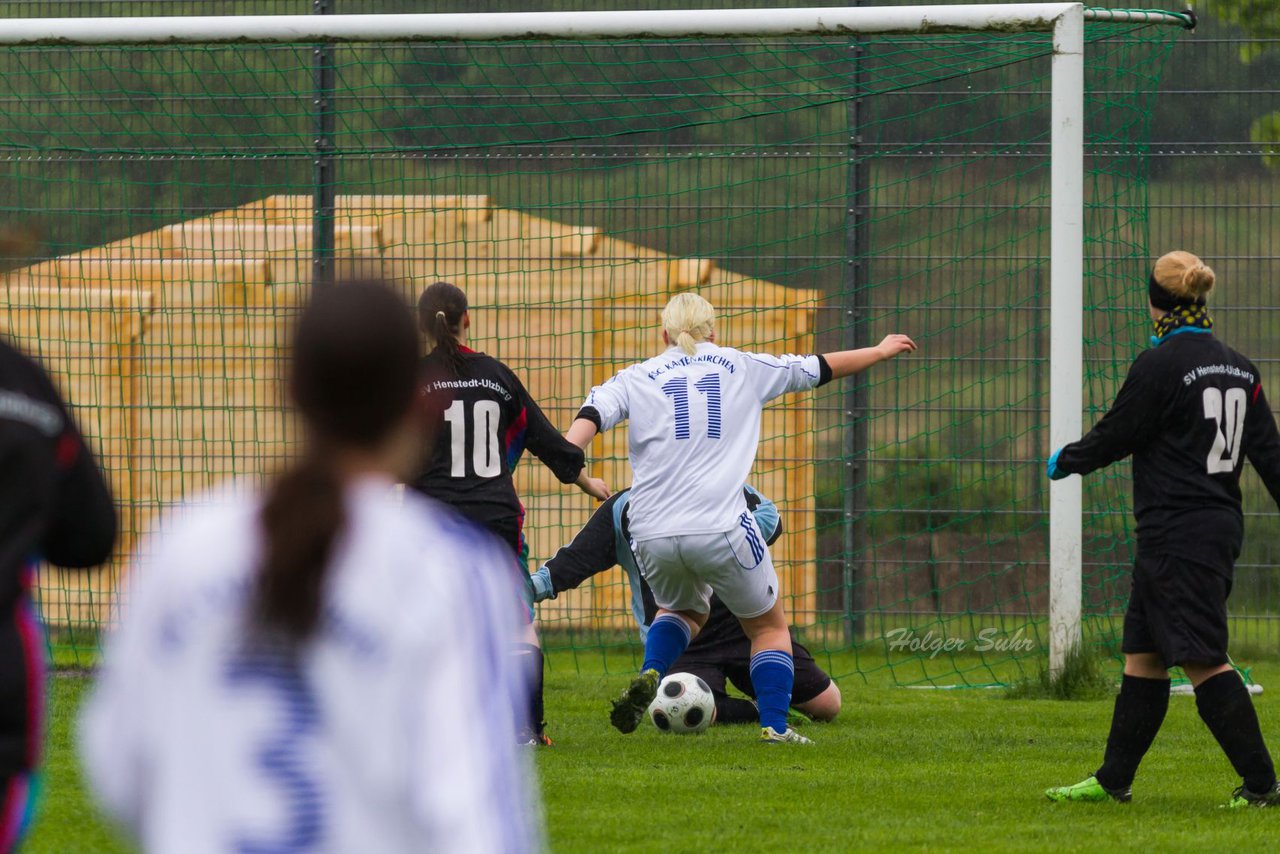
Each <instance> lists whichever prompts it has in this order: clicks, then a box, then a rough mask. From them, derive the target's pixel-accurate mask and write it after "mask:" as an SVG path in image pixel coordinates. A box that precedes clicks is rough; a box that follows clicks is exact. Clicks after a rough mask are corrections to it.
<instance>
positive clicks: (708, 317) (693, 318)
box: [662, 291, 716, 356]
mask: <svg viewBox="0 0 1280 854" xmlns="http://www.w3.org/2000/svg"><path fill="white" fill-rule="evenodd" d="M715 322H716V310H715V308H714V307H713V306H712V305H711V303H709V302H707V301H706V300H705V299H703V298H702V297H700V296H698V295H697V294H695V293H691V292H689V291H685V292H684V293H681V294H676V295H675V296H673V297H672V298H671V300H670V302H668V303H667V306H666V308H664V309H663V310H662V328H663V329H665V330H666V332H667V338H668V340H670V341H671V342H672V343H673V344H675V345H676V346H677V347H679V348H680V350H681V352H683V353H684V354H685V355H687V356H692V355H693V354H694V353H696V352H698V342H699V341H710V340H711V336H713V335H715V332H716V327H715Z"/></svg>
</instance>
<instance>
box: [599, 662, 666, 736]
mask: <svg viewBox="0 0 1280 854" xmlns="http://www.w3.org/2000/svg"><path fill="white" fill-rule="evenodd" d="M659 681H660V680H659V679H658V671H656V670H654V669H653V668H649V669H648V670H643V671H641V672H640V673H638V674H637V675H636V677H635V678H634V679H632V680H631V684H630V685H628V686H627V690H625V691H623V692H622V696H621V697H619V698H618V699H616V700H614V701H613V711H611V712H610V713H609V722H610V723H612V724H613V728H614V729H616V730H617V731H618V732H622V733H627V732H635V731H636V727H638V726H640V720H641V718H643V717H644V713H645V710H646V709H648V708H649V704H650V703H652V702H653V698H654V697H656V696H658V682H659Z"/></svg>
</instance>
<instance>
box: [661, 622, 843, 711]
mask: <svg viewBox="0 0 1280 854" xmlns="http://www.w3.org/2000/svg"><path fill="white" fill-rule="evenodd" d="M791 655H792V659H793V660H794V661H795V665H796V681H795V684H794V685H793V686H792V688H791V705H793V706H797V705H800V704H801V703H807V702H809V701H810V700H812V699H813V698H814V697H816V696H818V695H819V694H821V693H822V692H823V691H825V690H827V686H828V685H830V684H831V677H830V676H828V675H827V674H826V672H825V671H824V670H823V669H822V668H821V667H819V666H818V662H816V661H814V660H813V655H811V654H810V652H809V650H807V649H805V648H804V646H802V645H801V644H798V643H796V642H795V641H792V642H791ZM668 672H669V673H692V674H693V675H694V676H700V677H702V680H703V681H704V682H706V683H707V684H708V685H710V686H711V690H712V691H713V692H714V693H716V694H724V693H726V691H725V683H726V682H732V683H733V687H735V688H737V689H738V690H739V691H741V692H742V693H744V694H746V695H747V696H748V697H750V698H751V699H753V700H754V699H755V697H756V689H755V686H753V685H752V684H751V644H750V642H748V641H747V640H746V639H745V638H744V639H743V642H742V643H741V644H730V645H726V646H723V647H715V648H713V649H707V650H699V651H698V652H697V653H695V654H693V655H688V654H686V655H682V656H680V657H679V658H678V659H676V663H675V664H673V665H671V670H669V671H668Z"/></svg>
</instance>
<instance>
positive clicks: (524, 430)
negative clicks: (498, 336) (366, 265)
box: [412, 282, 609, 744]
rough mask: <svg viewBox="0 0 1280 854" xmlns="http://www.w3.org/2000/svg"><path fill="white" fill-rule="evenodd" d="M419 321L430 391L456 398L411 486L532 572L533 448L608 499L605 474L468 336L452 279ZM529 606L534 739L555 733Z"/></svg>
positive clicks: (430, 294) (525, 648) (435, 292)
mask: <svg viewBox="0 0 1280 854" xmlns="http://www.w3.org/2000/svg"><path fill="white" fill-rule="evenodd" d="M418 323H419V326H420V327H421V329H422V331H423V333H424V334H425V335H426V336H427V338H428V340H429V341H430V343H431V345H432V350H431V352H430V353H429V354H428V355H427V357H426V358H425V359H424V360H423V382H424V384H425V391H426V393H428V394H431V395H433V396H434V397H436V398H437V399H441V400H447V401H448V403H449V405H448V407H447V408H446V409H445V410H444V424H443V425H442V429H441V430H440V431H439V434H438V436H437V438H436V440H435V446H434V448H433V449H432V450H431V452H430V453H429V454H428V456H427V464H426V467H425V468H424V469H423V471H422V473H421V474H420V475H419V476H418V477H417V478H416V479H415V480H414V482H413V484H412V486H413V487H414V488H415V489H417V490H419V491H420V492H423V493H425V494H426V495H429V496H431V497H432V498H435V499H436V500H438V501H441V502H443V503H445V504H448V505H449V506H451V507H452V508H453V509H455V510H457V511H458V512H459V513H461V514H462V515H463V516H465V517H467V518H468V519H470V520H471V521H472V522H475V523H476V524H477V525H479V526H481V527H482V528H485V529H486V530H488V531H490V532H492V533H493V534H494V535H496V536H497V537H498V538H499V539H501V540H502V541H503V542H505V543H506V544H507V545H509V546H510V547H511V550H512V551H513V552H514V554H515V556H516V559H517V560H518V561H519V562H520V564H521V566H522V568H523V569H525V571H527V570H528V567H527V566H525V560H526V558H527V554H528V551H527V549H526V547H525V541H524V507H523V505H521V503H520V498H519V497H518V496H517V495H516V488H515V484H514V482H513V481H512V477H511V475H512V472H513V470H514V469H515V467H516V463H518V462H519V461H520V457H521V455H522V454H523V452H524V449H525V448H528V449H529V450H530V451H531V452H532V453H533V455H534V456H536V457H537V458H538V459H540V460H541V461H542V462H543V463H544V464H545V465H546V466H547V468H549V469H550V470H551V472H552V473H553V474H554V475H555V476H556V478H557V479H558V480H559V481H560V482H561V483H565V484H569V483H572V484H576V485H577V486H578V487H579V488H580V489H581V490H582V491H583V492H585V493H587V494H588V495H591V496H594V497H595V498H597V499H599V500H601V501H603V500H604V499H606V498H608V497H609V490H608V488H607V487H606V486H605V483H604V481H603V480H600V479H598V478H592V477H588V476H587V472H586V469H585V467H584V457H583V452H582V450H581V449H580V448H579V447H578V446H577V445H574V444H571V443H570V442H568V441H567V440H566V439H565V438H564V437H563V436H561V435H560V431H559V430H557V429H556V428H555V427H553V426H552V424H551V422H550V421H548V420H547V416H546V415H544V414H543V412H542V409H541V408H539V406H538V404H537V402H535V401H534V399H533V398H532V397H531V396H530V394H529V392H528V391H526V390H525V387H524V384H523V383H521V382H520V380H519V378H518V377H516V375H515V373H514V372H512V370H511V369H510V368H508V367H507V366H506V365H504V364H502V362H499V361H498V360H497V359H495V358H493V357H492V356H486V355H485V354H484V353H477V352H475V351H474V350H471V349H469V348H468V347H467V346H466V345H465V343H464V342H465V341H466V337H467V330H468V329H469V328H470V327H471V314H470V312H469V310H468V306H467V297H466V295H465V294H464V293H463V292H462V290H461V289H459V288H458V287H456V286H455V285H452V284H449V283H448V282H436V283H435V284H433V285H431V286H430V287H428V288H427V289H426V290H424V291H423V292H422V297H421V298H420V299H419V300H418ZM532 621H533V616H532V610H531V611H530V614H529V624H528V626H529V627H528V632H527V635H526V638H525V643H524V644H522V645H521V648H520V649H519V650H518V653H519V654H520V655H521V656H523V657H527V658H528V661H529V673H530V684H531V686H532V696H531V698H530V711H529V714H530V720H531V726H532V728H533V731H532V732H531V733H530V734H529V740H530V741H535V742H538V743H541V744H549V743H550V741H549V739H547V737H546V733H545V732H544V722H543V704H542V650H541V647H540V645H539V643H538V637H537V633H536V632H535V631H534V629H533V622H532Z"/></svg>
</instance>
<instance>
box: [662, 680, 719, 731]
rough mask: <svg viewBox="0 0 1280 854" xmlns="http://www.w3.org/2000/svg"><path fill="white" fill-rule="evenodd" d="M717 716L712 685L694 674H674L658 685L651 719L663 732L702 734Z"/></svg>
mask: <svg viewBox="0 0 1280 854" xmlns="http://www.w3.org/2000/svg"><path fill="white" fill-rule="evenodd" d="M715 719H716V699H715V697H714V696H712V694H711V686H709V685H708V684H707V683H706V682H704V681H702V679H701V678H700V677H698V676H694V675H693V674H692V673H672V674H671V675H670V676H668V677H667V678H666V679H663V680H662V683H661V684H660V685H658V696H656V697H654V699H653V702H652V703H650V704H649V720H651V721H653V725H654V726H656V727H657V728H658V729H660V730H662V731H663V732H674V733H676V734H678V735H691V734H693V733H699V732H702V731H703V730H705V729H706V728H707V727H709V726H711V722H712V721H714V720H715Z"/></svg>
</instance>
